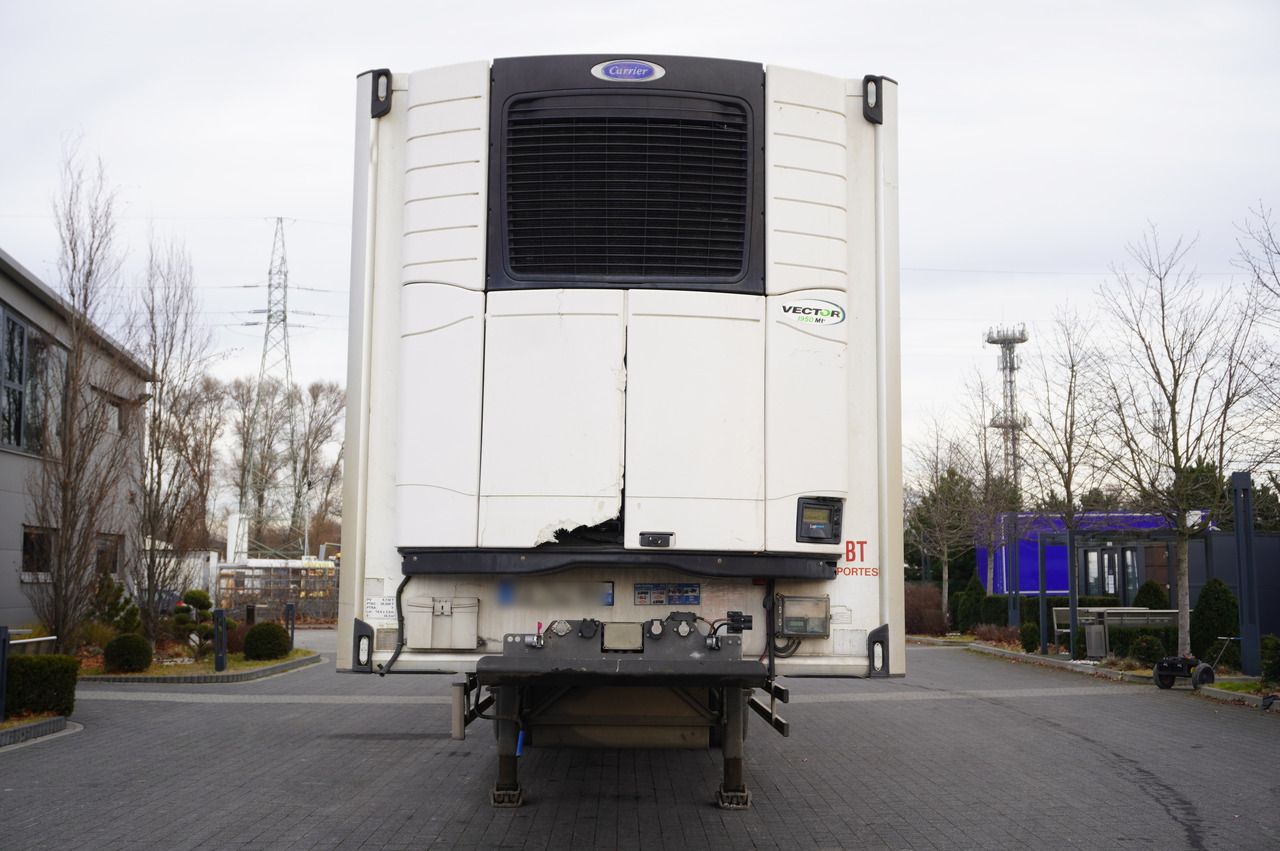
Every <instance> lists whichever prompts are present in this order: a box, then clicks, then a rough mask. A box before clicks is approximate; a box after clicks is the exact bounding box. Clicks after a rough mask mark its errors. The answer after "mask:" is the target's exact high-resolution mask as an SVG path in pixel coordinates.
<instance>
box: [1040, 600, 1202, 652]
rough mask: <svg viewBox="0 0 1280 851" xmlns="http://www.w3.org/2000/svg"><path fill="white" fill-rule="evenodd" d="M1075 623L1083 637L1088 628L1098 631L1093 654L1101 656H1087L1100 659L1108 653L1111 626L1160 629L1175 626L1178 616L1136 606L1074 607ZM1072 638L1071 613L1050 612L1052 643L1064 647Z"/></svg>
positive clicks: (1064, 610) (1172, 611)
mask: <svg viewBox="0 0 1280 851" xmlns="http://www.w3.org/2000/svg"><path fill="white" fill-rule="evenodd" d="M1076 622H1077V624H1078V625H1079V626H1083V627H1085V634H1086V637H1087V636H1088V634H1089V632H1090V629H1089V628H1090V627H1092V628H1094V629H1097V630H1100V635H1098V634H1097V633H1095V636H1096V637H1100V638H1101V639H1102V646H1101V648H1098V647H1096V646H1095V648H1094V649H1095V651H1096V650H1101V654H1100V655H1099V654H1098V653H1096V652H1095V653H1090V654H1088V655H1089V656H1090V657H1097V658H1102V657H1104V656H1106V655H1107V654H1108V653H1109V652H1110V649H1111V636H1110V631H1111V627H1113V626H1144V627H1162V626H1177V625H1178V612H1177V610H1176V609H1144V608H1141V607H1135V606H1103V607H1084V606H1078V607H1076ZM1064 633H1065V634H1066V635H1067V636H1068V638H1067V640H1066V641H1063V640H1060V638H1059V636H1061V635H1062V634H1064ZM1070 635H1071V609H1070V608H1069V607H1068V608H1062V607H1055V608H1054V610H1053V643H1054V644H1058V645H1065V644H1067V643H1068V642H1069V641H1070ZM1088 641H1089V643H1090V644H1096V638H1090V639H1088Z"/></svg>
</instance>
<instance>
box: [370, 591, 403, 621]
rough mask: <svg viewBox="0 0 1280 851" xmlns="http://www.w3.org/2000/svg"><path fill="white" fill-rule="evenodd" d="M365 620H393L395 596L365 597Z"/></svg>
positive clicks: (394, 616) (394, 617) (394, 615)
mask: <svg viewBox="0 0 1280 851" xmlns="http://www.w3.org/2000/svg"><path fill="white" fill-rule="evenodd" d="M364 619H365V620H366V621H393V620H395V619H396V598H395V597H366V598H365V601H364Z"/></svg>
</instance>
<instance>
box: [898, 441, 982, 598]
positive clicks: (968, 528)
mask: <svg viewBox="0 0 1280 851" xmlns="http://www.w3.org/2000/svg"><path fill="white" fill-rule="evenodd" d="M908 452H909V455H910V457H911V458H912V467H913V468H914V469H913V470H912V473H913V479H914V481H913V482H912V483H909V484H908V485H907V487H906V488H905V489H904V491H905V492H906V494H907V500H908V502H909V504H910V505H911V510H910V511H908V512H907V517H906V521H907V529H906V532H907V539H908V540H909V541H911V542H912V543H913V544H915V546H916V547H918V548H919V550H920V552H921V553H922V554H924V555H926V556H929V557H930V558H933V559H936V560H937V562H938V565H939V567H940V568H941V572H942V611H943V613H944V614H945V613H946V611H947V604H948V601H949V600H950V589H949V584H950V579H951V577H950V570H951V560H952V559H953V558H955V557H957V556H959V555H963V554H964V553H966V552H968V551H969V550H971V549H973V543H974V536H973V526H972V516H973V508H972V504H973V498H974V494H973V483H972V482H971V481H970V480H969V479H968V478H967V477H966V476H965V475H964V473H962V472H961V471H962V470H964V469H965V468H966V467H967V458H966V456H965V452H964V450H963V447H962V445H961V443H960V441H959V440H957V439H956V437H955V436H954V435H951V434H947V433H946V432H945V431H944V430H943V428H942V426H941V424H939V423H938V422H937V421H936V420H935V421H934V423H933V425H932V429H931V431H930V433H929V436H928V437H927V438H926V439H925V440H923V441H921V442H919V443H916V444H914V445H913V446H911V447H910V449H909V450H908Z"/></svg>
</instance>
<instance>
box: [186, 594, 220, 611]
mask: <svg viewBox="0 0 1280 851" xmlns="http://www.w3.org/2000/svg"><path fill="white" fill-rule="evenodd" d="M182 602H183V603H185V604H186V605H188V606H190V607H191V608H193V609H199V610H200V611H202V612H207V611H208V610H209V609H212V608H213V601H212V600H210V599H209V592H207V591H201V590H200V589H199V588H192V589H191V590H190V591H188V592H187V593H185V594H183V595H182Z"/></svg>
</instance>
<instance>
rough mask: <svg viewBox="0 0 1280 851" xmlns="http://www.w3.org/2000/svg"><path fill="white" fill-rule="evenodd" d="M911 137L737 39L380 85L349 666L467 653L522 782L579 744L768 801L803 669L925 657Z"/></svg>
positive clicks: (354, 360) (847, 669)
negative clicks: (913, 447)
mask: <svg viewBox="0 0 1280 851" xmlns="http://www.w3.org/2000/svg"><path fill="white" fill-rule="evenodd" d="M896 132H897V131H896V85H895V84H894V83H893V81H892V80H888V79H887V78H881V77H867V78H864V79H862V80H852V81H846V80H840V79H836V78H831V77H826V76H821V75H816V74H810V73H807V72H801V71H794V70H790V69H785V68H776V67H769V68H762V67H761V66H759V65H754V64H751V63H746V62H736V61H728V60H713V59H698V58H690V57H644V58H618V57H609V56H558V57H526V58H521V59H503V60H496V61H494V62H493V63H489V62H475V63H467V64H464V65H456V66H450V67H446V68H435V69H427V70H424V71H418V72H415V73H413V74H409V75H400V74H392V73H390V72H388V71H372V72H369V73H367V74H364V75H362V76H361V77H360V78H359V95H358V116H357V144H356V150H357V157H356V180H355V198H354V201H355V203H354V211H355V212H354V236H353V251H352V290H351V292H352V295H351V311H350V315H351V340H350V352H351V362H350V372H349V376H348V393H349V398H350V400H351V402H350V404H349V406H348V421H347V441H348V442H347V457H346V459H345V460H346V470H347V491H346V493H345V494H344V501H345V506H346V512H345V516H344V530H343V554H344V560H343V571H342V576H341V579H340V594H341V600H340V617H339V624H340V629H341V639H340V642H339V647H340V652H339V667H340V668H341V669H345V670H353V671H365V672H372V671H375V670H376V671H379V672H381V673H387V672H391V673H410V672H422V673H456V674H459V675H461V676H462V679H461V681H460V682H459V683H458V684H457V686H456V687H455V719H454V724H455V728H454V730H455V735H457V736H459V737H461V736H462V735H464V734H465V727H466V725H467V724H468V723H469V722H470V721H471V720H474V719H477V718H484V719H489V720H493V721H494V722H495V723H496V725H497V730H498V735H499V752H500V765H499V776H498V782H497V784H496V786H495V791H494V797H493V800H494V803H495V804H498V805H506V804H515V803H519V802H520V801H521V800H522V799H523V798H522V793H521V791H520V786H519V783H518V782H517V780H516V764H517V763H516V758H517V756H518V752H519V751H520V750H521V749H522V748H523V747H531V746H544V747H545V746H571V745H581V746H614V747H622V746H646V747H654V746H679V747H690V746H691V747H708V746H712V747H720V748H722V749H724V753H725V779H724V785H723V787H722V790H721V796H720V803H721V804H722V805H723V806H741V805H745V803H746V801H747V800H748V794H747V792H746V789H745V785H744V782H743V778H742V771H741V746H742V741H741V734H742V732H743V730H744V726H743V725H744V724H745V721H744V720H743V712H744V711H745V708H747V707H751V708H753V709H755V710H756V711H757V712H760V713H761V714H762V715H764V716H765V718H766V720H767V721H768V723H770V725H771V726H773V727H774V728H775V729H778V730H779V731H782V732H785V731H786V722H785V721H783V720H782V719H781V717H779V715H778V713H777V711H776V710H777V704H778V703H779V702H782V701H785V698H786V690H785V689H783V688H782V687H781V686H780V685H778V684H777V682H776V678H777V677H779V676H796V675H828V676H832V675H834V676H856V677H866V676H887V675H901V674H902V673H903V672H904V670H903V666H902V660H903V633H902V590H901V570H900V569H899V566H900V554H901V550H902V547H901V531H900V530H901V494H900V491H899V489H898V485H897V483H898V482H899V481H900V466H901V459H900V449H899V445H900V435H899V429H898V408H899V402H898V332H897V238H896V219H897V206H896V205H897V200H896V199H897V180H896V171H897V160H896ZM752 690H760V691H761V693H762V694H763V695H764V696H765V697H766V698H767V701H768V702H767V704H766V703H763V702H761V700H760V699H758V698H757V697H752V696H751V694H750V693H751V691H752Z"/></svg>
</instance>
